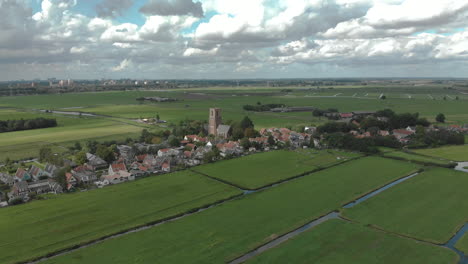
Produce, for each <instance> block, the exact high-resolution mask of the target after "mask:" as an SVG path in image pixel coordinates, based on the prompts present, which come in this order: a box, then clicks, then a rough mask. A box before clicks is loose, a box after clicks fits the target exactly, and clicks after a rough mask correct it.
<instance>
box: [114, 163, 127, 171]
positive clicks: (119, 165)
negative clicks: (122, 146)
mask: <svg viewBox="0 0 468 264" xmlns="http://www.w3.org/2000/svg"><path fill="white" fill-rule="evenodd" d="M111 166H112V170H113V171H114V172H118V171H127V167H126V166H125V164H123V163H116V164H112V165H111Z"/></svg>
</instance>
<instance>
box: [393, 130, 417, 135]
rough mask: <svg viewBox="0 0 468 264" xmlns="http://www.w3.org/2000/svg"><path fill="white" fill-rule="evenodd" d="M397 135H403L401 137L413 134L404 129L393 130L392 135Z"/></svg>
mask: <svg viewBox="0 0 468 264" xmlns="http://www.w3.org/2000/svg"><path fill="white" fill-rule="evenodd" d="M395 133H398V134H403V135H413V134H414V132H412V131H408V130H406V129H395V130H393V134H395Z"/></svg>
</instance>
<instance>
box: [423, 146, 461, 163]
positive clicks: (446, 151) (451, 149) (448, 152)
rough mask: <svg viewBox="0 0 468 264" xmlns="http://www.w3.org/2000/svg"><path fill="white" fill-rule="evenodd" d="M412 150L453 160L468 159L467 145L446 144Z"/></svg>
mask: <svg viewBox="0 0 468 264" xmlns="http://www.w3.org/2000/svg"><path fill="white" fill-rule="evenodd" d="M414 152H416V153H419V154H423V155H428V156H433V157H439V158H443V159H447V160H453V161H468V146H467V145H462V146H447V147H441V148H432V149H418V150H414Z"/></svg>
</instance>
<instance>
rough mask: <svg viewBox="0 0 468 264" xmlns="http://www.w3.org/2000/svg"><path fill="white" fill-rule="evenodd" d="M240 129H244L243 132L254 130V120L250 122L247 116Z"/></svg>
mask: <svg viewBox="0 0 468 264" xmlns="http://www.w3.org/2000/svg"><path fill="white" fill-rule="evenodd" d="M240 127H241V128H242V130H245V129H247V128H254V123H253V122H252V120H250V118H249V117H248V116H245V117H244V119H242V121H241V123H240Z"/></svg>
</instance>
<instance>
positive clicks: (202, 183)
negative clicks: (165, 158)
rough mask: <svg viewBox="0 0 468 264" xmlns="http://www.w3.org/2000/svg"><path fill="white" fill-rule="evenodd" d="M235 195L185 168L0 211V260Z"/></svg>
mask: <svg viewBox="0 0 468 264" xmlns="http://www.w3.org/2000/svg"><path fill="white" fill-rule="evenodd" d="M238 194H240V191H238V190H237V189H235V188H232V187H230V186H228V185H225V184H221V183H218V182H216V181H213V180H210V179H207V178H205V177H203V176H199V175H196V174H193V173H190V172H187V171H184V172H178V173H171V174H166V175H163V176H153V177H149V178H145V179H142V180H138V181H136V182H131V183H123V184H120V185H115V186H110V187H106V188H103V189H99V190H93V191H88V192H80V193H74V194H66V195H59V196H53V198H52V199H48V200H40V201H34V202H31V203H28V204H25V205H20V206H14V207H8V208H3V209H2V210H0V234H2V235H1V236H0V263H16V262H18V261H24V260H27V259H31V258H34V257H38V256H43V255H46V254H47V253H50V252H53V251H57V250H60V249H63V248H67V247H71V246H74V245H78V244H80V243H84V242H86V241H91V240H93V239H97V238H100V237H103V236H106V235H109V234H113V233H117V232H119V231H122V230H126V229H129V228H132V227H136V226H140V225H144V224H146V223H150V222H153V221H157V220H161V219H164V218H167V217H171V216H175V215H178V214H181V213H185V212H187V211H190V210H191V209H194V208H199V207H203V206H206V205H209V204H212V203H214V202H217V201H219V200H223V199H226V198H229V197H232V196H235V195H238Z"/></svg>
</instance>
